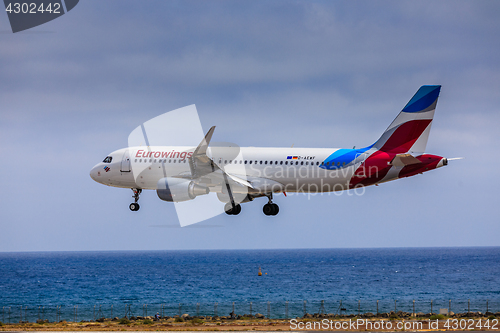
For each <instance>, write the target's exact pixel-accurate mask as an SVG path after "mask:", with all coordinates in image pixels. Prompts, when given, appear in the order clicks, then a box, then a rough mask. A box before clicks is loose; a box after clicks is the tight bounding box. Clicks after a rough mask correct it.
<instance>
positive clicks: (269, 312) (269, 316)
mask: <svg viewBox="0 0 500 333" xmlns="http://www.w3.org/2000/svg"><path fill="white" fill-rule="evenodd" d="M270 318H271V302H269V301H268V302H267V319H270Z"/></svg>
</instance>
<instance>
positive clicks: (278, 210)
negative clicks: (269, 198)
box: [271, 203, 280, 216]
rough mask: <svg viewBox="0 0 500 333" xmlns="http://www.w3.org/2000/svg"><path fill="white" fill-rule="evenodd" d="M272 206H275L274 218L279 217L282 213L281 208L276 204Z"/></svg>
mask: <svg viewBox="0 0 500 333" xmlns="http://www.w3.org/2000/svg"><path fill="white" fill-rule="evenodd" d="M271 205H272V206H273V214H272V215H273V216H276V215H278V213H279V212H280V207H279V206H278V205H277V204H275V203H273V204H271Z"/></svg>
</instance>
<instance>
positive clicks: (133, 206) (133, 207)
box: [128, 202, 141, 212]
mask: <svg viewBox="0 0 500 333" xmlns="http://www.w3.org/2000/svg"><path fill="white" fill-rule="evenodd" d="M128 208H130V210H131V211H133V212H137V211H138V210H139V208H141V207H140V206H139V204H138V203H134V202H133V203H131V204H130V206H128Z"/></svg>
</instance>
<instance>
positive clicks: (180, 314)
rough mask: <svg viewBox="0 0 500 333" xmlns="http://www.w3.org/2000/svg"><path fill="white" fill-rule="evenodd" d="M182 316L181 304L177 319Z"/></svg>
mask: <svg viewBox="0 0 500 333" xmlns="http://www.w3.org/2000/svg"><path fill="white" fill-rule="evenodd" d="M180 316H182V306H181V303H179V317H180Z"/></svg>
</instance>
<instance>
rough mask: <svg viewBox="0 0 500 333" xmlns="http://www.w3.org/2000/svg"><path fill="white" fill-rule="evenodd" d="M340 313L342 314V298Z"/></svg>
mask: <svg viewBox="0 0 500 333" xmlns="http://www.w3.org/2000/svg"><path fill="white" fill-rule="evenodd" d="M340 315H342V300H340Z"/></svg>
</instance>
